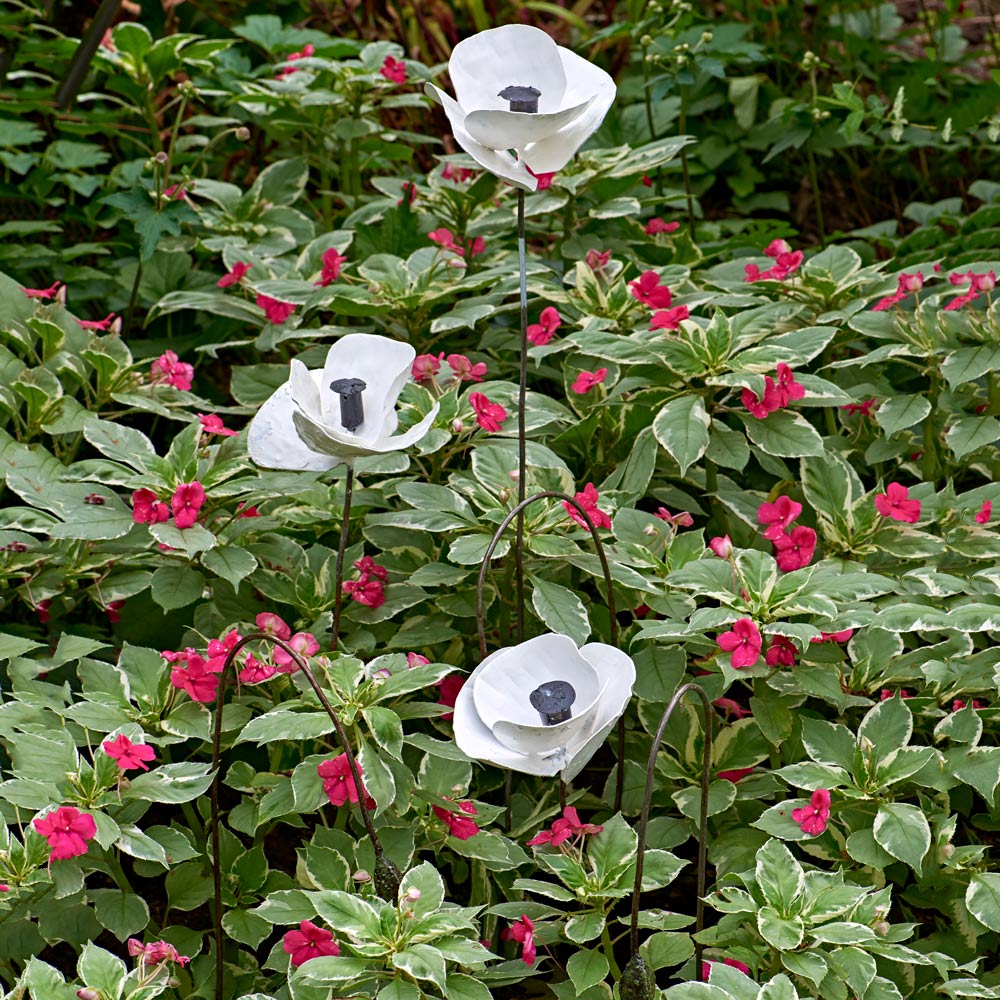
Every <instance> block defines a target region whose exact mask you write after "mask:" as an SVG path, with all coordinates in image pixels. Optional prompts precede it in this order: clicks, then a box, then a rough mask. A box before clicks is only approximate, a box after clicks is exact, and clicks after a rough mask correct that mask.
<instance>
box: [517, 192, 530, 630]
mask: <svg viewBox="0 0 1000 1000" xmlns="http://www.w3.org/2000/svg"><path fill="white" fill-rule="evenodd" d="M517 264H518V273H519V276H520V285H521V367H520V372H519V375H518V379H519V381H518V389H517V502H518V503H523V502H524V498H525V496H526V489H527V485H528V483H527V480H528V458H527V449H528V444H527V431H526V429H525V426H524V418H525V409H526V398H527V382H528V270H527V268H528V265H527V261H526V259H525V247H524V189H523V188H518V189H517ZM514 566H515V574H516V580H515V587H516V590H517V641H518V642H524V511H523V510H521V511H518V514H517V537H516V538H515V541H514Z"/></svg>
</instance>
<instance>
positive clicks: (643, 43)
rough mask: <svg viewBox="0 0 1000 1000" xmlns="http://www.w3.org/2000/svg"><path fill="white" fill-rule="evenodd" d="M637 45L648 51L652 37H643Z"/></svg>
mask: <svg viewBox="0 0 1000 1000" xmlns="http://www.w3.org/2000/svg"><path fill="white" fill-rule="evenodd" d="M639 44H640V45H641V46H642V47H643V48H644V49H648V48H649V47H650V45H652V44H653V36H652V35H643V36H642V38H640V39H639Z"/></svg>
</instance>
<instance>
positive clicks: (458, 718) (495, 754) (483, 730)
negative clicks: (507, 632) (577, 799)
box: [454, 657, 565, 778]
mask: <svg viewBox="0 0 1000 1000" xmlns="http://www.w3.org/2000/svg"><path fill="white" fill-rule="evenodd" d="M488 659H489V657H487V659H486V660H483V662H482V663H481V664H480V665H479V666H478V667H476V669H475V670H473V671H472V674H471V675H470V676H469V679H468V680H467V681H466V682H465V685H464V687H463V688H462V690H461V691H459V692H458V697H457V698H456V699H455V716H454V731H455V742H456V743H457V744H458V747H459V749H460V750H461V751H462V752H463V753H464V754H466V755H467V756H469V757H472V758H473V759H475V760H485V761H488V762H489V763H491V764H496V765H497V767H506V768H510V769H511V770H514V771H520V772H522V773H523V774H536V775H540V776H541V777H545V778H548V777H552V776H553V775H556V774H558V773H559V769H560V768H561V767H562V766H563V764H564V763H565V761H564V759H563V758H561V757H550V758H548V759H546V758H543V757H538V756H535V755H532V754H522V753H517V752H516V751H514V750H508V749H507V748H506V747H505V746H503V745H502V744H501V743H500V742H499V741H498V740H497V738H496V737H495V736H494V735H493V733H491V732H490V730H489V729H488V728H487V727H486V726H485V725H484V724H483V722H482V720H481V719H480V718H479V716H478V715H477V714H476V708H475V704H474V701H473V693H474V691H475V685H476V680H477V677H476V674H477V673H478V672H479V671H480V669H481V668H482V667H483V666H484V665H485V664H486V662H487V660H488Z"/></svg>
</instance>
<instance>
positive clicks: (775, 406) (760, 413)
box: [740, 375, 781, 420]
mask: <svg viewBox="0 0 1000 1000" xmlns="http://www.w3.org/2000/svg"><path fill="white" fill-rule="evenodd" d="M740 400H741V401H742V403H743V405H744V406H745V407H746V408H747V409H748V410H749V411H750V415H751V416H754V417H756V418H757V419H758V420H763V419H764V418H765V417H767V416H769V415H770V414H772V413H774V411H775V410H780V409H781V403H780V402H779V400H778V387H777V386H776V385H775V384H774V379H773V378H771V376H770V375H765V376H764V397H763V399H761V398H759V397H758V396H757V393H755V392H754V391H753V390H752V389H747V388H744V389H743V391H742V393H740Z"/></svg>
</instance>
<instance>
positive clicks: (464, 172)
mask: <svg viewBox="0 0 1000 1000" xmlns="http://www.w3.org/2000/svg"><path fill="white" fill-rule="evenodd" d="M475 173H476V172H475V171H474V170H469V168H468V167H456V166H455V165H454V164H452V163H446V164H445V165H444V170H442V171H441V179H442V180H445V181H455V183H456V184H464V183H465V182H466V181H468V180H471V179H472V178H473V177H474V176H475Z"/></svg>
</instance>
